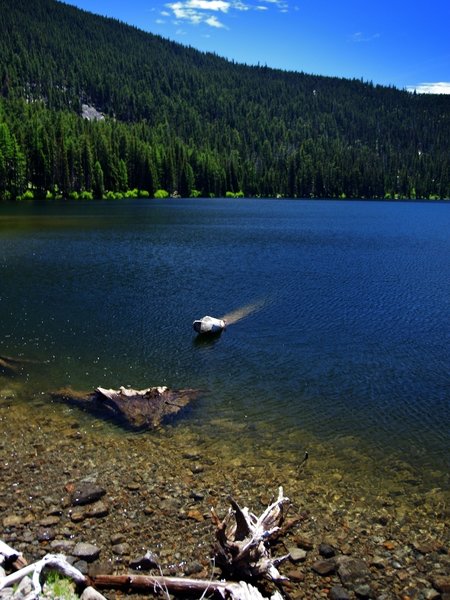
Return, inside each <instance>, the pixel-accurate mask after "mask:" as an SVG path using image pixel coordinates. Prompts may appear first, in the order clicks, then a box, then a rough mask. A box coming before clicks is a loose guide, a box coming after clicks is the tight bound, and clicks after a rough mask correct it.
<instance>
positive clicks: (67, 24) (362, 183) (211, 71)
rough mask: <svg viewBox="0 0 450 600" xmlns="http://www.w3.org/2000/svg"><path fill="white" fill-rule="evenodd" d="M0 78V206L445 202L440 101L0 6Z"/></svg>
mask: <svg viewBox="0 0 450 600" xmlns="http://www.w3.org/2000/svg"><path fill="white" fill-rule="evenodd" d="M92 31H95V36H92ZM0 64H1V65H2V69H3V72H2V74H1V78H0V200H1V199H10V198H16V197H22V195H23V194H24V192H26V190H27V189H32V190H33V193H34V197H35V198H45V197H46V196H47V191H48V190H50V192H51V197H52V198H54V197H58V198H59V197H64V198H67V197H70V198H76V197H78V198H80V197H82V195H83V194H84V193H88V194H92V197H94V198H103V197H108V198H111V199H112V198H117V197H119V196H121V195H122V196H123V195H125V196H127V197H130V198H135V197H138V196H140V195H141V193H140V192H138V193H137V196H136V195H135V190H148V195H149V197H153V196H154V195H155V196H156V194H159V193H160V190H170V191H173V190H178V192H179V194H180V195H181V196H182V197H187V196H191V195H192V194H193V192H194V191H195V193H196V194H197V192H199V195H201V196H204V197H220V196H223V195H227V196H228V193H227V191H228V192H229V193H230V194H233V196H231V197H240V195H241V194H242V195H244V194H245V195H246V196H260V197H277V196H280V197H304V198H320V197H327V198H339V197H343V196H345V197H346V198H357V197H364V198H386V199H387V198H407V197H416V198H435V197H436V198H448V197H450V151H449V150H450V141H449V140H450V97H449V96H445V95H443V96H427V95H420V94H409V93H407V92H404V91H399V90H396V89H395V88H392V87H382V86H373V85H371V84H367V83H364V82H362V81H360V80H345V79H338V78H330V77H320V76H316V75H307V74H304V73H292V72H284V71H279V70H273V69H268V68H266V67H248V66H244V65H238V64H235V63H231V62H228V61H226V60H224V59H221V58H219V57H218V56H216V55H213V54H207V53H201V52H198V51H196V50H194V49H192V48H188V47H182V46H180V45H178V44H176V43H174V42H171V41H169V40H165V39H162V38H160V37H157V36H154V35H151V34H149V33H144V32H142V31H139V30H137V29H135V28H133V27H129V26H127V25H125V24H123V23H120V22H119V21H116V20H112V19H106V18H103V17H97V16H94V15H91V14H89V13H87V12H85V11H80V10H78V9H77V8H75V7H73V6H70V5H68V4H65V3H63V2H56V1H55V0H33V2H32V3H30V2H29V0H14V2H11V0H0ZM82 105H88V106H90V107H95V108H96V109H97V110H98V111H99V112H100V113H102V115H103V116H104V118H103V119H101V120H88V119H84V118H83V116H82V114H83V113H82ZM77 195H78V196H77Z"/></svg>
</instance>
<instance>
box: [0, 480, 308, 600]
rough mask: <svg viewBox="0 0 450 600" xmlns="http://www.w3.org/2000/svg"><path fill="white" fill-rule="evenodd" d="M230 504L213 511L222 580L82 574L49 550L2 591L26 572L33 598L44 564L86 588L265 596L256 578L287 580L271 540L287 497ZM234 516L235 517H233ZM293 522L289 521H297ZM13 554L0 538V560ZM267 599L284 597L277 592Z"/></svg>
mask: <svg viewBox="0 0 450 600" xmlns="http://www.w3.org/2000/svg"><path fill="white" fill-rule="evenodd" d="M230 503H231V508H230V509H229V511H228V514H227V515H226V517H225V518H224V519H223V520H220V519H219V517H218V516H217V515H216V513H215V512H214V510H212V518H213V522H214V523H215V525H216V540H217V542H216V556H215V563H216V564H217V565H218V566H220V567H221V568H222V571H223V573H224V574H225V575H226V580H220V581H214V580H212V579H211V580H204V579H191V578H187V577H165V576H164V575H162V574H161V575H157V576H156V575H155V576H153V575H135V574H125V575H95V576H92V577H85V576H84V575H83V574H82V573H81V572H80V571H78V569H76V568H74V567H73V566H72V565H70V564H69V563H68V562H67V561H66V559H65V558H64V556H62V555H53V554H48V555H46V556H45V557H44V558H43V559H42V560H40V561H38V562H36V563H33V564H31V565H28V566H26V567H24V568H22V569H20V570H19V571H17V572H15V573H12V574H11V575H8V576H6V577H4V578H3V579H2V580H0V590H2V589H3V588H5V587H7V586H11V585H13V584H14V583H16V582H18V581H20V580H21V579H22V578H23V577H25V576H26V575H32V585H33V592H32V593H31V595H30V596H29V597H28V598H27V600H35V599H36V598H37V597H38V596H39V594H40V593H41V589H42V588H41V574H42V571H43V570H44V569H52V570H55V571H58V572H59V573H61V574H62V575H64V576H66V577H69V578H70V579H72V580H73V581H74V582H75V583H76V584H77V586H79V587H81V588H85V587H86V586H88V585H91V586H93V587H95V588H100V589H101V588H110V589H118V590H122V591H124V592H146V593H154V594H161V593H165V594H166V595H167V594H168V593H172V594H175V595H178V596H195V597H197V598H201V600H203V598H205V597H206V595H208V596H217V597H219V598H221V599H222V600H265V598H264V596H263V595H262V594H261V592H260V591H259V589H258V588H257V587H255V585H252V583H250V582H254V583H256V582H257V581H258V580H260V579H262V578H265V579H269V580H271V581H274V582H279V581H281V580H285V579H286V577H283V576H282V575H281V574H280V573H279V572H278V569H277V567H278V566H279V564H280V563H281V562H283V561H284V560H286V559H287V558H289V554H287V555H285V556H281V557H278V558H276V557H272V555H271V543H272V542H273V541H274V540H276V539H277V537H278V536H279V535H280V533H281V532H282V531H285V530H286V527H287V526H288V524H287V523H286V524H284V527H283V522H284V517H285V512H286V510H285V508H286V506H287V505H289V499H288V498H286V497H285V496H284V494H283V488H281V487H280V488H279V493H278V498H277V499H276V500H275V501H274V502H272V503H271V504H269V506H268V507H267V508H266V509H265V511H264V512H263V513H262V514H261V516H259V517H257V516H256V515H254V514H253V513H251V512H250V511H249V509H248V508H241V507H240V506H239V504H238V503H237V502H236V501H235V500H233V499H232V498H230ZM233 519H234V520H233ZM295 522H296V521H295V520H294V521H292V522H291V523H295ZM2 556H3V557H5V559H6V558H7V559H9V560H11V559H16V558H17V557H18V553H17V552H15V551H14V549H12V548H10V547H9V546H7V544H4V543H3V542H0V559H1V557H2ZM271 600H282V596H281V594H280V593H279V592H278V591H277V592H275V593H274V594H273V595H272V596H271Z"/></svg>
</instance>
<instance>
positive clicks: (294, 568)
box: [0, 384, 450, 600]
mask: <svg viewBox="0 0 450 600" xmlns="http://www.w3.org/2000/svg"><path fill="white" fill-rule="evenodd" d="M15 396H16V391H15V389H14V387H13V386H12V385H11V384H9V387H8V389H6V388H3V391H2V394H1V396H0V422H1V426H2V434H3V435H2V439H1V440H0V464H1V465H2V485H1V489H0V514H1V525H2V530H1V536H0V538H2V539H3V540H4V541H5V542H6V543H8V544H10V545H11V546H13V547H14V548H15V549H16V550H18V551H20V552H22V553H23V554H24V556H25V557H26V558H27V560H28V562H32V561H34V560H38V559H40V558H42V557H43V556H44V555H46V554H48V553H63V554H64V555H66V556H67V558H68V560H70V562H72V563H73V564H74V565H75V566H76V567H77V568H78V569H80V570H81V571H82V572H83V573H88V574H100V573H101V574H108V573H127V572H130V570H133V569H139V571H140V572H147V571H149V572H152V570H153V569H157V570H158V572H159V569H161V571H162V572H163V573H164V574H165V575H177V576H190V577H199V578H202V577H211V574H212V573H213V572H214V567H213V565H212V564H211V556H212V550H211V547H212V542H213V533H212V532H213V526H212V523H211V519H210V510H211V507H214V509H215V511H216V512H217V513H218V514H219V515H224V514H225V512H226V511H227V510H228V500H227V496H228V495H229V494H230V493H231V494H232V495H233V496H234V497H235V498H236V499H238V500H239V501H240V503H241V505H245V506H248V507H249V508H250V509H251V510H253V511H254V512H260V510H261V508H262V507H264V506H266V505H267V503H268V502H269V501H270V499H271V495H272V494H275V493H276V489H277V486H278V485H279V484H281V485H283V486H284V489H285V493H286V495H287V496H288V497H289V498H290V499H291V502H292V510H291V513H292V516H297V517H299V519H300V520H299V523H298V525H297V526H296V528H294V529H292V530H291V531H290V532H289V533H287V534H286V536H285V537H284V538H283V539H282V540H281V541H280V543H282V544H283V546H281V547H280V551H281V552H282V551H287V552H289V553H290V554H291V558H290V560H289V561H288V562H286V563H284V564H283V565H282V566H281V567H280V571H281V572H282V573H283V574H284V575H286V576H287V577H288V578H289V580H290V581H289V582H288V583H287V584H286V585H284V586H283V589H284V592H285V595H286V596H287V595H289V597H290V598H292V599H294V598H299V599H300V598H307V599H320V598H333V599H334V600H339V599H340V600H345V599H346V598H349V599H354V598H374V599H377V600H391V599H397V598H399V599H402V600H434V599H439V598H440V599H441V600H449V599H450V554H449V530H448V523H449V516H450V512H449V508H448V506H449V504H448V492H446V491H445V490H443V489H441V488H439V487H428V486H427V485H425V484H421V483H420V482H417V481H416V479H415V477H416V474H415V473H414V472H413V471H412V470H411V469H410V467H409V466H408V465H405V464H400V463H398V462H397V463H396V469H392V468H391V471H392V472H393V471H394V470H395V473H394V475H392V480H389V479H388V470H386V471H383V472H381V473H378V479H377V476H376V475H377V469H378V468H379V466H378V465H375V464H372V463H371V462H370V459H367V465H364V467H365V468H367V469H368V473H367V478H366V479H363V478H362V477H357V476H356V474H355V472H352V470H351V469H349V468H348V465H345V464H344V463H343V462H342V461H341V458H340V457H339V456H338V455H336V456H334V455H332V456H330V453H329V447H327V448H325V447H324V446H322V445H321V444H320V443H319V442H317V443H315V442H314V441H313V440H310V439H308V440H306V441H307V443H308V447H309V448H310V456H311V458H310V460H309V461H308V465H307V466H306V468H300V467H299V464H300V462H301V460H300V459H298V458H297V457H296V456H295V455H294V454H292V453H289V452H283V453H281V452H280V450H279V448H277V444H276V442H274V441H273V440H272V443H271V439H270V435H269V433H268V432H263V431H261V432H252V434H251V435H248V436H247V435H246V432H245V431H244V430H243V429H242V428H239V426H236V430H233V429H232V428H233V427H234V426H233V425H232V424H229V423H222V424H220V425H221V427H222V428H224V427H225V428H226V427H229V428H230V436H229V438H228V441H225V439H219V438H218V437H217V436H215V435H214V427H215V425H214V424H211V428H210V430H209V432H208V431H205V430H200V429H198V428H195V427H194V426H185V425H183V426H177V427H170V428H168V429H167V430H165V431H164V433H162V432H153V433H152V434H151V435H148V434H146V435H124V434H123V433H119V432H115V431H114V430H107V429H106V428H105V427H104V426H103V425H99V424H97V423H95V422H92V423H91V424H90V426H89V425H87V424H88V421H87V420H83V419H80V418H79V415H78V414H77V413H76V412H72V411H68V410H66V411H65V412H64V411H61V408H56V407H55V408H54V409H52V408H51V407H48V406H47V405H46V407H45V410H44V409H43V405H42V406H40V405H39V404H36V405H34V406H27V405H26V404H23V403H20V402H15ZM311 450H312V451H311ZM353 460H356V459H355V458H354V457H353ZM358 460H359V459H358ZM361 460H362V459H361ZM354 465H356V463H354ZM391 467H392V465H391ZM358 468H360V466H359V467H358ZM355 469H356V466H355ZM370 469H372V471H370ZM391 471H389V472H391ZM361 472H362V471H361ZM381 482H382V484H383V487H381ZM8 593H9V592H7V591H3V592H2V594H1V595H0V598H2V599H5V600H6V598H8V600H9V598H10V597H11V594H10V595H8ZM16 593H17V592H16ZM105 595H106V596H107V597H108V598H112V597H121V596H120V593H117V592H113V593H111V594H109V593H108V592H105ZM13 597H14V600H19V596H13Z"/></svg>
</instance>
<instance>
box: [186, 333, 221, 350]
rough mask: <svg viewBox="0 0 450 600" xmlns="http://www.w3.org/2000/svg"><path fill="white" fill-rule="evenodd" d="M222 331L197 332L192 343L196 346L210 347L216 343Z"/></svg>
mask: <svg viewBox="0 0 450 600" xmlns="http://www.w3.org/2000/svg"><path fill="white" fill-rule="evenodd" d="M222 333H223V331H216V332H214V333H208V334H205V333H203V334H202V333H199V334H197V335H196V336H195V338H194V340H193V342H192V345H193V346H194V347H196V348H207V347H212V346H214V345H215V344H217V342H218V341H219V339H220V338H221V336H222Z"/></svg>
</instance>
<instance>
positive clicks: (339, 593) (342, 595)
mask: <svg viewBox="0 0 450 600" xmlns="http://www.w3.org/2000/svg"><path fill="white" fill-rule="evenodd" d="M330 600H350V596H349V594H348V592H347V590H346V589H344V588H343V587H341V586H340V585H334V586H333V587H332V588H331V590H330Z"/></svg>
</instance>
